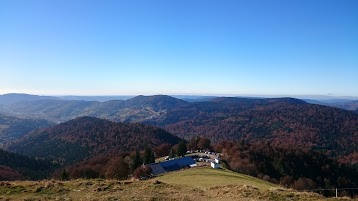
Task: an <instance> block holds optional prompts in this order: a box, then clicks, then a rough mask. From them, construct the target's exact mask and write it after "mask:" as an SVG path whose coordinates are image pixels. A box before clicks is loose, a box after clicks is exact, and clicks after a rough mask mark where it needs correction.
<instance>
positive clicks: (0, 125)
mask: <svg viewBox="0 0 358 201" xmlns="http://www.w3.org/2000/svg"><path fill="white" fill-rule="evenodd" d="M52 125H54V124H53V123H50V122H48V121H46V120H37V119H20V118H16V117H11V116H7V115H3V114H0V145H1V144H3V143H6V142H8V141H10V140H14V139H17V138H19V137H21V136H23V135H25V134H27V133H29V132H30V131H33V130H35V129H39V128H46V127H50V126H52Z"/></svg>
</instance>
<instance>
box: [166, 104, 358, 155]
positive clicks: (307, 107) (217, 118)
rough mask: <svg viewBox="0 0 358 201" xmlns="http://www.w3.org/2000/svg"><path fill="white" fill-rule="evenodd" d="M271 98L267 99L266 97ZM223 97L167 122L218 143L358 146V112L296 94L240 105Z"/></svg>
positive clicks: (342, 151)
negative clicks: (295, 96) (297, 97)
mask: <svg viewBox="0 0 358 201" xmlns="http://www.w3.org/2000/svg"><path fill="white" fill-rule="evenodd" d="M265 101H267V102H271V103H267V102H265ZM232 102H233V101H232V100H229V101H227V100H222V101H221V102H220V103H222V104H219V103H218V102H217V101H216V102H215V103H211V102H205V103H200V104H197V105H196V107H182V108H179V109H177V110H175V111H173V112H172V113H170V115H169V116H168V117H167V119H166V121H167V122H166V124H165V125H164V127H165V128H166V129H167V130H168V131H169V132H171V133H173V134H176V135H178V136H180V137H184V138H188V137H189V136H193V135H202V136H205V137H208V138H210V139H211V140H213V141H214V142H215V141H216V142H218V141H221V140H238V141H241V140H244V141H248V142H254V141H269V142H270V143H272V144H276V145H285V146H294V147H299V148H314V149H316V150H322V151H324V152H325V153H327V154H328V155H329V156H333V157H342V156H347V155H350V154H353V153H354V152H357V151H358V126H357V125H358V115H357V114H356V113H354V112H350V111H346V110H343V109H337V108H332V107H328V106H321V105H314V104H307V103H304V102H301V101H299V100H298V101H295V100H294V99H283V100H280V99H277V100H274V101H273V100H270V99H268V100H254V102H256V103H255V104H253V103H251V102H249V103H248V104H235V103H232Z"/></svg>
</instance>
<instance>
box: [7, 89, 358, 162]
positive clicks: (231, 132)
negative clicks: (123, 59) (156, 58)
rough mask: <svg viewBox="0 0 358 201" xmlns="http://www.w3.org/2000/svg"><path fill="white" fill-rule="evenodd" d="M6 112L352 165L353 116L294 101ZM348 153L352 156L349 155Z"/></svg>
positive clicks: (116, 104)
mask: <svg viewBox="0 0 358 201" xmlns="http://www.w3.org/2000/svg"><path fill="white" fill-rule="evenodd" d="M6 108H7V111H8V112H12V113H13V114H16V115H20V116H21V115H23V116H27V117H30V116H32V117H34V116H39V117H42V118H46V119H49V120H52V121H59V122H62V121H64V120H68V119H72V118H76V117H80V116H93V117H98V118H103V119H108V120H111V121H116V122H140V123H144V124H150V125H154V126H161V127H162V128H164V129H166V130H167V131H169V132H170V133H173V134H175V135H177V136H179V137H182V138H185V139H190V138H191V137H192V136H196V135H201V136H205V137H208V138H210V139H211V140H212V141H213V142H219V141H221V140H245V141H249V142H254V141H270V142H271V143H272V144H276V145H283V144H285V145H287V146H296V147H304V148H313V149H315V150H322V151H323V152H325V153H326V154H328V155H329V156H332V157H337V158H339V159H342V161H345V162H350V161H351V162H352V161H353V162H354V161H356V159H355V158H357V157H355V155H354V153H355V152H357V151H358V150H357V149H358V126H357V125H358V114H357V113H355V112H352V111H346V110H343V109H337V108H333V107H329V106H323V105H316V104H309V103H306V102H305V101H303V100H300V99H294V98H267V99H265V98H235V97H232V98H229V97H219V98H213V99H210V100H208V101H202V102H186V101H183V100H180V99H177V98H173V97H170V96H165V95H157V96H137V97H134V98H131V99H128V100H118V101H107V102H103V103H101V102H96V101H65V100H40V101H31V102H21V103H17V104H13V105H11V106H9V107H6ZM352 154H353V155H352Z"/></svg>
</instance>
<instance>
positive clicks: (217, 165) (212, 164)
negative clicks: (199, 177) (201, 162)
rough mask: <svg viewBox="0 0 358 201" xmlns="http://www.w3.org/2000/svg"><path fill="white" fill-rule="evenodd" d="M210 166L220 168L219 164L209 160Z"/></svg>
mask: <svg viewBox="0 0 358 201" xmlns="http://www.w3.org/2000/svg"><path fill="white" fill-rule="evenodd" d="M211 167H212V168H215V169H217V168H220V164H219V163H215V162H211Z"/></svg>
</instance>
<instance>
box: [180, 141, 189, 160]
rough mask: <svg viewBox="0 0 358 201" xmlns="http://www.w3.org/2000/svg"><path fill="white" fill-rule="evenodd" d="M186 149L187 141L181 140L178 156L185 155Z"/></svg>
mask: <svg viewBox="0 0 358 201" xmlns="http://www.w3.org/2000/svg"><path fill="white" fill-rule="evenodd" d="M186 151H187V148H186V144H185V142H184V141H180V142H179V144H178V156H181V157H183V156H185V154H186Z"/></svg>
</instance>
